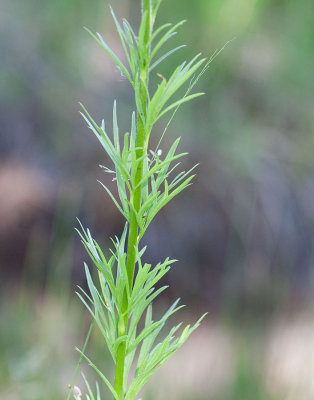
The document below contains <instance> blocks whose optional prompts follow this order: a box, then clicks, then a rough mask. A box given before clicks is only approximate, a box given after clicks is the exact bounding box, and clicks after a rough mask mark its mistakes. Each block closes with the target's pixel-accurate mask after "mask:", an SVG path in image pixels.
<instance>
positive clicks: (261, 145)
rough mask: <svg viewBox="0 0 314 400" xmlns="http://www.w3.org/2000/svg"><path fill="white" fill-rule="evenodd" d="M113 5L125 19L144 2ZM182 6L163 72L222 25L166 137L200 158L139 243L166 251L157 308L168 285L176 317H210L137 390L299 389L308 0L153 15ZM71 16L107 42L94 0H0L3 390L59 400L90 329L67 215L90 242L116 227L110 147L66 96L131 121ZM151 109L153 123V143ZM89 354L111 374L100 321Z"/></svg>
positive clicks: (4, 394)
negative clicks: (108, 170)
mask: <svg viewBox="0 0 314 400" xmlns="http://www.w3.org/2000/svg"><path fill="white" fill-rule="evenodd" d="M112 5H113V6H114V8H115V11H116V14H117V15H118V16H119V17H126V18H127V19H129V20H130V21H131V23H132V24H133V25H135V26H137V24H138V21H139V8H140V0H132V1H131V0H124V1H123V0H115V1H114V2H113V3H112ZM181 19H187V20H188V22H187V24H185V25H184V26H183V27H182V29H181V30H180V32H179V33H180V34H179V35H177V36H176V37H175V38H174V39H173V41H172V43H171V44H169V46H171V47H172V46H173V47H174V45H176V44H177V45H178V44H181V43H182V42H183V43H184V44H187V45H188V47H186V48H185V49H183V50H181V51H180V52H178V53H176V54H175V55H173V56H172V57H170V58H169V59H168V62H166V63H165V64H164V65H162V66H161V68H160V71H158V72H162V73H163V75H165V76H168V75H169V73H170V72H171V71H172V69H173V68H174V67H175V66H176V65H177V64H178V63H180V62H181V61H182V60H184V59H187V58H190V57H192V56H193V55H194V54H196V53H198V52H199V51H202V53H203V54H205V55H211V54H212V53H213V52H214V51H215V50H216V49H219V48H221V47H222V46H223V45H224V44H225V43H226V42H227V41H229V40H230V39H233V38H234V37H235V38H236V39H235V40H233V41H232V43H230V44H229V45H228V46H227V47H226V49H225V50H224V51H223V52H222V54H221V55H220V56H219V57H218V58H217V59H216V60H215V61H214V62H213V63H212V65H211V68H210V69H209V71H208V72H207V73H206V75H205V76H203V77H202V79H201V81H200V82H199V85H198V89H199V90H201V91H203V90H204V91H205V92H206V93H207V95H206V96H203V97H202V98H200V99H197V100H195V101H194V102H192V103H190V104H189V105H188V106H187V105H185V106H182V107H181V109H180V110H179V111H178V113H177V115H176V118H175V120H174V121H173V123H172V124H171V126H170V128H169V130H168V132H167V135H166V138H165V140H164V141H163V142H162V146H161V147H162V148H164V149H167V147H168V146H169V143H171V142H172V141H173V140H174V138H176V137H177V136H181V137H182V141H181V149H182V150H184V151H188V152H189V153H190V155H189V157H188V159H187V161H186V165H187V166H188V165H193V164H195V163H197V162H200V166H199V167H198V175H197V178H196V179H195V183H194V185H193V186H192V187H191V188H190V189H189V190H188V191H186V192H185V193H183V194H182V195H181V196H180V197H179V198H177V199H176V200H175V201H174V202H173V203H170V204H169V205H168V207H167V208H166V209H165V210H164V211H163V212H162V213H161V214H160V215H159V217H158V218H157V219H156V220H155V221H154V223H153V224H152V226H151V228H150V230H149V231H148V233H147V236H146V239H145V242H146V243H147V244H148V245H149V247H148V252H147V257H149V259H150V262H152V263H157V262H158V261H160V260H162V259H164V258H165V257H167V256H170V257H173V258H176V259H179V260H180V262H179V263H177V265H175V266H174V268H173V269H172V271H171V272H170V273H169V274H168V277H167V279H166V282H167V283H168V284H169V285H170V289H168V292H167V296H168V297H167V296H164V297H163V300H162V302H160V303H158V304H157V306H158V307H157V308H160V310H162V309H165V307H167V305H168V304H169V303H170V302H171V301H172V300H174V299H175V298H176V297H178V296H180V297H182V301H183V303H184V304H188V307H187V309H186V311H184V312H182V315H181V317H182V318H183V319H184V320H186V321H189V322H193V321H194V320H195V319H196V318H198V316H199V315H200V314H202V313H203V312H206V311H209V315H208V316H207V318H206V321H205V322H204V323H203V325H202V327H201V328H199V329H198V331H197V332H195V334H194V336H192V337H191V338H190V339H189V341H188V342H187V344H186V345H185V346H184V347H183V349H182V350H181V352H179V353H178V354H177V355H175V356H174V357H173V359H172V360H171V361H169V363H168V365H166V366H165V367H164V368H163V369H162V370H161V371H160V372H159V373H158V374H157V376H156V377H155V378H154V379H153V380H152V382H151V384H150V385H149V386H148V388H147V389H146V391H145V393H144V394H143V396H144V398H145V399H147V400H159V399H164V398H165V397H166V398H169V399H172V400H179V399H180V400H207V399H210V400H238V399H241V400H279V399H285V400H295V399H298V400H310V399H313V398H314V378H313V377H314V302H313V300H314V292H313V290H314V270H313V263H314V247H313V244H314V242H313V240H314V159H313V146H314V115H313V106H314V96H313V93H314V79H313V65H314V51H313V50H314V24H313V4H311V2H308V1H306V0H299V1H297V2H296V1H292V0H276V1H274V0H273V1H270V0H251V1H245V0H237V1H235V0H196V1H193V4H191V1H188V0H171V1H169V0H168V1H166V0H165V1H164V3H163V5H162V7H161V11H160V16H159V21H160V22H163V23H164V22H177V21H179V20H181ZM83 26H87V27H89V28H91V29H92V30H93V31H96V30H97V31H99V32H101V33H102V34H103V36H104V37H105V38H106V41H107V43H109V44H110V46H111V47H113V48H114V49H115V51H116V52H118V54H121V47H120V45H119V41H118V37H117V34H116V33H115V30H114V25H113V22H112V20H111V17H110V13H109V8H108V3H107V1H106V0H101V1H100V0H93V1H90V2H86V1H83V0H63V1H58V0H55V1H48V0H42V1H38V0H28V1H24V2H21V1H18V0H2V1H1V5H0V54H1V65H0V265H1V269H0V271H1V272H0V273H1V283H0V324H1V325H0V349H1V356H0V398H1V399H3V400H20V399H21V400H37V399H38V400H39V399H46V400H50V399H51V400H58V399H64V398H65V394H66V391H67V384H68V383H69V382H71V380H72V377H73V374H74V369H75V366H76V362H77V360H78V354H77V352H76V351H75V349H74V347H75V346H82V343H83V341H84V335H86V332H87V330H88V326H89V316H88V315H87V313H86V312H85V310H84V307H83V305H82V304H80V302H79V299H78V298H77V297H76V295H75V288H76V285H84V284H85V282H84V273H83V268H82V264H83V261H87V256H86V254H85V253H84V250H83V248H82V246H81V244H80V242H79V240H78V237H77V235H76V234H75V232H74V227H75V226H76V225H77V222H76V217H79V218H80V219H81V220H82V222H83V224H84V225H85V226H87V227H89V228H90V229H91V230H92V232H93V234H94V235H95V237H96V238H97V239H98V240H99V241H100V243H101V244H102V245H103V246H104V247H108V245H109V238H110V236H112V235H115V234H119V233H120V232H121V229H122V227H123V220H122V219H121V216H120V215H119V213H118V211H117V210H116V209H115V208H114V207H113V204H112V203H111V201H110V199H109V198H108V197H107V196H106V194H105V192H104V191H103V190H102V189H101V187H100V185H99V184H98V183H97V182H96V180H97V179H101V180H102V181H104V182H106V181H107V180H108V179H109V178H108V177H107V176H105V175H103V173H102V171H101V170H100V168H99V167H98V165H99V164H105V165H106V162H107V158H106V155H105V154H104V153H103V151H102V149H101V148H100V146H99V145H98V143H97V142H96V139H95V138H94V137H93V135H92V134H91V133H90V131H88V129H87V127H86V124H85V123H84V121H83V120H82V118H81V117H80V115H79V112H78V111H79V105H78V102H79V101H81V102H83V103H84V104H85V105H86V107H87V108H88V109H89V110H90V111H91V113H92V115H93V116H95V119H96V120H98V121H99V120H100V118H105V120H106V121H108V123H109V125H108V126H110V123H111V119H112V117H111V110H112V103H113V100H114V99H117V101H118V113H119V120H120V127H121V130H123V131H127V130H129V126H130V114H131V112H132V110H133V109H134V105H133V99H132V92H131V90H130V87H129V84H128V82H127V81H126V80H125V79H123V78H122V77H121V76H120V74H119V72H118V71H117V69H116V68H115V66H114V65H113V63H112V62H111V60H110V59H109V57H108V56H107V55H106V54H105V53H104V51H102V50H101V48H100V47H99V46H98V45H97V43H96V42H94V41H93V40H92V39H91V38H90V37H89V35H88V34H87V33H86V32H85V31H84V30H83V28H82V27H83ZM165 123H166V121H164V120H163V121H161V122H160V125H159V126H158V128H157V129H156V130H155V132H154V135H155V142H156V143H157V141H158V139H159V137H160V134H161V132H162V130H163V127H164V124H165ZM106 183H108V184H109V186H110V185H112V184H111V182H110V179H109V181H108V182H106ZM158 312H159V310H157V313H158ZM178 318H180V316H178ZM88 351H89V353H90V354H94V357H96V359H98V364H99V365H107V371H108V376H112V371H111V369H110V363H109V356H108V354H107V353H106V352H104V351H103V349H102V343H101V341H100V337H99V335H98V333H97V331H95V333H94V335H93V341H92V344H91V345H90V348H89V350H88ZM82 369H83V370H84V371H86V373H87V374H88V373H89V370H88V367H87V366H86V365H83V367H82ZM91 376H92V377H93V379H94V378H95V379H96V377H95V376H93V375H91ZM79 382H80V383H79V384H80V385H81V378H80V379H79ZM81 389H82V391H83V392H84V389H85V388H84V385H83V384H82V386H81ZM106 395H108V393H107V392H106ZM105 398H106V397H105Z"/></svg>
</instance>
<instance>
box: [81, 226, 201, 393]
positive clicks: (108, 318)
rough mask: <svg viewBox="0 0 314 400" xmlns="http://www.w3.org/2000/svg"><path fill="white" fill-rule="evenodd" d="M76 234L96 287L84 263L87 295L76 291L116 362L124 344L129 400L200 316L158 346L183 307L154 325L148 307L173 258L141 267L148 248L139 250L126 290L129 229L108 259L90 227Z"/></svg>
mask: <svg viewBox="0 0 314 400" xmlns="http://www.w3.org/2000/svg"><path fill="white" fill-rule="evenodd" d="M78 232H79V235H80V237H81V240H82V243H83V245H84V247H85V249H86V251H87V253H88V254H89V256H90V258H91V260H92V261H93V264H94V266H95V267H96V268H97V270H98V285H96V284H95V283H94V281H93V278H92V276H91V274H90V271H89V268H88V266H87V265H86V264H85V272H86V277H87V284H88V288H89V294H88V293H86V291H84V290H83V289H82V288H79V292H78V293H77V294H78V296H79V298H80V299H81V301H82V302H83V303H84V304H85V306H86V308H87V309H88V311H89V312H90V314H91V316H92V318H93V320H94V321H95V322H96V324H97V326H98V328H99V330H100V332H101V334H102V336H103V338H104V341H105V342H106V344H107V347H108V349H109V351H110V354H111V356H112V359H113V361H114V362H116V361H117V349H118V346H119V345H120V344H121V342H125V345H126V363H125V370H124V387H125V400H133V399H135V397H136V395H137V393H138V392H139V391H140V390H141V388H142V387H143V386H144V384H145V383H146V382H147V381H148V380H149V378H150V377H151V376H152V375H153V374H154V372H155V371H156V370H157V369H159V368H160V367H161V366H162V365H163V364H164V363H165V362H166V361H167V359H168V358H169V357H170V356H171V355H172V354H173V353H174V352H175V351H176V350H177V349H178V348H179V347H181V345H182V344H183V343H184V342H185V341H186V339H187V338H188V337H189V335H190V334H191V333H192V332H193V331H194V329H196V328H197V327H198V326H199V324H200V322H201V320H202V318H203V317H204V316H203V317H202V318H201V319H200V320H199V321H197V323H196V324H195V325H193V326H192V327H190V326H189V325H188V326H186V327H185V328H184V329H183V331H182V332H181V334H180V335H179V336H178V337H175V336H174V334H175V333H176V332H177V331H178V329H179V328H180V326H181V323H180V324H178V325H177V326H175V327H174V328H172V329H171V330H170V332H169V333H168V335H167V336H166V337H165V338H164V339H163V340H161V341H159V342H158V341H157V339H158V335H159V333H160V331H161V329H162V328H163V327H164V325H165V323H166V321H167V319H168V318H169V317H170V316H171V315H173V314H174V313H175V312H177V311H178V310H180V309H181V308H182V307H183V306H182V305H181V306H178V303H179V299H178V300H176V301H175V302H174V303H173V305H172V306H171V307H170V308H169V309H168V310H167V312H166V313H165V314H164V315H163V316H162V317H161V318H160V319H159V320H157V321H153V319H152V305H151V303H152V301H153V300H154V299H155V298H156V297H157V296H158V295H159V294H161V293H162V292H163V291H164V290H165V289H166V288H167V286H162V287H160V288H158V289H157V288H156V285H157V283H158V282H159V281H160V279H161V278H162V277H163V276H164V275H165V274H166V273H167V272H168V271H169V270H170V266H171V264H173V263H174V262H175V261H176V260H170V259H169V258H167V259H166V260H165V261H164V262H162V263H159V264H157V265H156V266H154V267H152V266H151V265H150V264H147V263H145V264H143V263H142V261H141V259H142V256H143V254H144V252H145V250H146V249H145V248H143V249H142V250H141V251H139V252H138V254H137V265H138V271H137V274H136V278H135V281H134V285H133V287H132V290H129V285H128V279H127V271H126V263H125V260H126V253H125V251H124V248H125V239H126V232H127V229H124V232H123V234H122V236H121V238H120V239H118V238H115V240H113V250H111V256H110V258H108V257H107V258H106V257H105V255H104V254H103V252H102V250H101V248H100V246H99V244H98V243H97V242H96V240H95V239H93V238H92V236H91V234H90V231H89V230H88V229H86V230H85V229H84V228H83V226H82V225H81V229H80V230H79V231H78ZM97 286H98V287H99V288H97ZM124 293H126V294H127V304H128V308H127V310H125V311H123V304H122V301H123V296H124ZM125 314H126V315H128V318H129V326H128V332H127V334H126V335H124V336H121V334H120V331H119V321H120V320H121V317H122V318H124V317H125ZM144 314H145V324H144V326H143V327H142V329H139V326H140V321H141V319H142V318H143V316H144ZM81 354H82V356H83V358H85V359H86V360H87V361H88V362H89V364H90V365H91V366H92V367H93V368H94V370H95V371H96V372H97V373H98V375H99V376H100V378H101V379H102V381H103V382H104V383H105V384H106V385H107V386H108V388H109V389H110V391H111V392H112V394H113V396H114V398H115V399H117V400H119V397H118V395H117V393H116V392H115V390H114V388H113V386H112V385H111V383H110V382H109V380H108V379H107V378H106V377H105V375H104V374H103V373H102V372H101V371H100V370H99V368H97V367H96V365H95V364H94V363H93V362H92V361H91V360H90V359H89V358H88V357H87V356H86V355H85V354H84V353H83V352H82V353H81ZM132 365H134V366H135V374H134V376H133V377H131V383H130V385H129V386H128V385H127V384H128V381H129V380H130V377H129V375H130V370H131V366H132Z"/></svg>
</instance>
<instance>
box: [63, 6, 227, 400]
mask: <svg viewBox="0 0 314 400" xmlns="http://www.w3.org/2000/svg"><path fill="white" fill-rule="evenodd" d="M161 1H162V0H142V10H141V11H142V12H141V22H140V27H139V31H138V34H135V32H134V30H133V29H132V27H131V26H130V24H129V23H128V21H126V20H123V22H122V24H120V23H119V21H118V19H117V18H116V16H115V14H114V12H113V11H112V10H111V13H112V16H113V19H114V22H115V25H116V28H117V31H118V34H119V37H120V40H121V44H122V47H123V50H124V54H125V59H126V62H127V65H124V64H123V63H122V61H121V60H120V59H119V58H118V56H117V55H116V54H115V53H114V52H113V51H112V50H111V49H110V48H109V47H108V45H107V44H106V43H105V42H104V40H103V38H102V36H101V35H100V34H99V33H97V34H94V33H92V32H91V31H90V30H89V29H86V30H87V31H88V33H89V34H90V35H91V36H92V37H93V38H94V39H95V40H96V41H97V42H98V44H99V45H100V46H101V47H102V48H103V49H104V50H105V52H106V53H107V54H108V55H109V56H110V57H111V58H112V59H113V61H114V62H115V64H116V65H117V67H118V68H119V70H120V71H121V73H122V74H123V75H124V76H125V77H126V78H127V79H128V81H129V82H130V84H131V86H132V88H133V90H134V97H135V105H136V113H133V114H132V118H131V129H130V133H125V135H124V136H123V138H121V137H120V133H119V128H118V120H117V106H116V102H114V105H113V135H112V136H113V138H112V139H111V138H110V137H109V135H108V134H107V130H106V128H105V123H104V121H102V123H101V125H98V124H97V123H96V122H95V121H94V120H93V118H92V117H91V115H90V114H89V112H88V111H87V109H86V108H85V107H84V106H83V105H82V116H83V117H84V119H85V120H86V122H87V125H88V127H89V128H90V129H91V130H92V132H93V133H94V134H95V136H96V137H97V139H98V140H99V142H100V144H101V145H102V146H103V148H104V149H105V151H106V153H107V154H108V156H109V158H110V159H111V161H112V167H110V168H107V167H103V168H104V171H105V172H106V173H109V174H112V176H113V178H114V180H115V181H116V184H117V193H118V198H116V197H115V196H114V195H113V193H112V192H111V191H110V190H109V188H108V187H107V186H105V185H104V184H102V183H101V184H102V186H103V187H104V189H105V191H106V192H107V193H108V195H109V196H110V197H111V199H112V201H113V202H114V204H115V206H116V207H117V208H118V210H119V211H120V213H121V214H122V215H123V217H124V218H125V220H126V223H125V227H124V231H123V233H122V236H121V238H119V239H118V238H117V237H116V238H115V239H114V240H112V243H113V245H112V249H111V256H110V257H106V256H105V255H104V253H103V251H102V250H101V248H100V246H99V245H98V243H97V242H96V240H95V239H93V237H92V236H91V233H90V231H89V229H84V227H83V226H82V224H80V229H79V230H78V232H79V235H80V237H81V239H82V242H83V245H84V246H85V249H86V251H87V253H88V255H89V256H90V258H91V261H92V263H93V264H94V266H95V267H96V269H97V272H98V277H97V280H98V282H97V284H96V283H95V282H94V280H93V278H92V275H91V273H90V271H89V268H88V266H87V265H86V264H85V272H86V278H87V284H88V288H89V293H86V292H85V291H84V290H83V289H82V288H79V292H78V296H79V298H80V299H81V300H82V302H83V303H84V305H85V306H86V308H87V309H88V311H89V312H90V314H91V316H92V323H91V327H90V330H89V332H88V335H87V338H86V341H85V344H84V346H83V349H82V350H78V351H79V352H80V360H79V363H78V366H77V369H76V373H75V376H74V379H73V382H72V384H71V386H70V390H69V392H68V397H67V398H68V399H69V398H70V397H71V394H73V395H74V397H75V398H76V399H81V398H82V394H81V391H80V389H79V388H77V387H76V386H75V380H76V376H77V373H78V370H79V367H80V364H81V361H82V360H83V359H85V360H86V361H87V362H88V363H89V365H90V366H91V367H92V368H93V369H94V370H95V371H96V373H97V374H98V376H99V378H100V379H101V381H103V382H104V383H105V384H106V386H107V387H108V388H109V390H110V391H111V394H112V396H113V398H114V400H134V399H135V398H136V396H137V395H138V393H139V391H140V390H141V389H142V387H143V386H144V385H145V383H146V382H147V381H148V380H149V379H150V378H151V377H152V375H153V374H154V373H155V372H156V371H157V370H158V369H159V368H160V367H161V366H162V365H163V364H164V363H165V362H166V361H167V360H168V358H169V357H170V356H171V355H172V354H173V353H175V352H176V351H177V350H178V349H179V348H180V347H181V346H182V344H183V343H184V342H185V341H186V340H187V338H188V337H189V336H190V334H191V333H192V332H193V331H194V330H195V329H196V328H197V327H198V326H199V324H200V322H201V320H202V319H203V318H204V316H205V315H203V316H202V317H201V318H200V319H199V320H198V321H197V322H196V323H195V324H194V325H193V326H190V325H187V326H186V327H185V328H183V329H182V330H181V333H180V334H178V335H177V336H175V334H176V333H177V332H178V330H179V329H180V327H181V323H180V324H178V325H176V326H175V327H173V328H172V329H171V330H170V332H169V333H168V334H166V335H164V336H163V339H162V340H161V341H160V342H158V338H159V337H160V335H159V334H160V332H161V330H162V328H163V327H164V325H165V323H166V321H167V320H168V318H169V317H170V316H171V315H173V314H174V313H175V312H177V311H178V310H180V309H181V308H182V307H183V306H179V305H178V303H179V299H178V300H177V301H175V302H174V304H172V306H171V307H170V308H169V309H168V311H167V312H166V313H165V314H164V316H163V317H162V318H161V319H159V320H158V321H153V317H152V302H153V300H154V299H156V297H157V296H158V295H160V294H161V293H162V292H163V291H164V290H165V289H166V288H167V286H163V287H160V288H158V289H156V288H155V286H156V284H157V283H158V282H159V281H160V279H161V278H162V277H163V276H164V275H165V274H166V273H167V272H168V271H169V270H170V267H171V265H172V264H173V263H174V262H175V261H176V260H171V259H169V258H166V260H165V261H163V262H160V263H158V264H157V265H156V266H152V265H150V264H147V263H143V262H142V257H143V254H144V252H145V247H144V248H141V247H140V241H141V239H142V237H143V235H144V233H145V231H146V230H147V228H148V226H149V225H150V223H151V222H152V220H153V219H154V217H155V216H156V214H157V213H158V212H159V211H160V210H161V209H162V208H163V207H164V206H165V205H166V204H167V203H168V202H169V201H170V200H171V199H172V198H174V197H175V196H177V195H178V194H179V193H181V192H182V191H183V190H184V189H185V188H187V187H188V186H189V185H190V184H191V181H192V179H193V176H194V175H193V174H192V171H193V169H194V168H195V167H193V168H191V169H190V170H189V171H187V172H182V171H181V172H179V173H176V171H177V169H178V167H179V165H180V161H179V160H180V159H181V158H182V157H183V156H185V155H186V153H180V154H176V151H177V147H178V145H179V139H177V140H175V141H174V143H173V144H172V146H171V147H170V149H169V151H168V152H167V154H166V155H165V156H164V157H162V155H161V151H160V148H159V146H160V143H161V140H162V138H163V136H164V133H165V131H166V130H167V128H168V126H169V123H170V122H171V120H172V118H173V116H174V114H175V113H176V111H177V110H178V108H179V107H180V106H181V105H182V104H183V103H186V102H188V101H190V100H192V99H195V98H196V97H199V96H201V95H202V94H203V93H194V94H190V93H191V90H192V89H193V87H194V85H195V84H196V83H197V81H198V80H199V78H200V76H201V75H202V74H203V73H204V72H205V71H206V69H207V68H208V66H209V64H210V62H211V61H212V60H213V58H215V57H216V56H217V55H218V54H219V52H220V51H221V50H220V51H216V52H215V53H214V54H213V55H212V56H211V58H209V59H208V60H206V59H205V58H201V57H200V54H198V55H197V56H195V57H194V58H193V59H192V60H191V61H189V62H186V61H185V62H183V63H182V64H181V65H179V66H178V67H177V68H176V69H175V70H174V72H173V73H172V74H171V76H170V77H169V78H168V79H165V78H164V77H163V76H162V75H161V74H158V73H157V75H158V76H159V78H160V83H159V85H158V86H157V88H156V89H155V91H153V90H152V88H151V87H150V85H149V77H150V74H151V73H152V71H153V70H155V72H157V70H156V67H157V66H158V65H159V64H160V63H161V62H162V61H164V60H165V59H166V58H167V57H168V56H170V55H171V54H173V53H174V52H175V51H177V50H179V49H180V48H182V47H184V46H179V47H176V48H174V49H172V50H170V51H168V52H166V53H165V54H160V50H161V49H162V47H163V45H164V44H165V43H166V42H167V41H168V40H169V39H170V38H171V37H172V36H173V35H175V33H176V29H177V28H178V27H179V26H181V25H182V24H183V22H184V21H182V22H179V23H178V24H176V25H174V26H172V25H171V24H165V25H162V26H160V27H158V28H157V29H155V28H154V23H155V19H156V15H157V11H158V8H159V6H160V3H161ZM184 84H188V85H187V90H186V92H185V94H184V96H183V97H181V98H179V99H177V98H176V97H175V95H176V94H177V92H178V90H179V89H181V88H182V87H183V85H184ZM152 92H153V93H152ZM168 113H169V114H168ZM166 114H168V115H170V119H169V120H168V123H167V124H166V125H165V129H164V131H163V134H162V135H161V137H160V140H159V144H158V146H157V148H156V149H155V151H151V150H149V149H150V147H149V143H150V135H151V132H152V129H153V127H154V125H155V124H156V122H157V121H158V120H159V119H160V118H161V117H163V116H164V115H166ZM143 319H144V321H143V323H142V322H141V321H142V320H143ZM94 324H96V325H97V326H98V328H99V331H100V333H101V335H102V337H103V340H104V343H106V345H107V347H108V349H109V351H110V354H111V356H112V359H113V362H114V365H115V380H114V383H111V382H110V381H109V379H108V378H106V377H105V375H104V374H103V372H102V371H100V369H99V368H98V367H97V366H96V365H95V364H94V363H93V362H92V361H91V360H90V359H89V358H88V356H87V355H86V347H87V342H88V340H89V337H90V334H91V331H92V329H93V325H94ZM156 342H157V343H156ZM84 379H85V377H84ZM85 382H86V386H87V392H88V394H86V399H87V400H100V399H101V395H100V390H99V387H98V385H97V386H96V394H94V393H93V391H92V389H91V386H90V385H89V383H88V382H87V380H86V379H85Z"/></svg>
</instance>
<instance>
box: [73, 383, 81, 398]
mask: <svg viewBox="0 0 314 400" xmlns="http://www.w3.org/2000/svg"><path fill="white" fill-rule="evenodd" d="M73 396H74V398H75V400H80V399H81V397H82V392H81V389H80V388H79V387H78V386H74V387H73Z"/></svg>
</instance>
